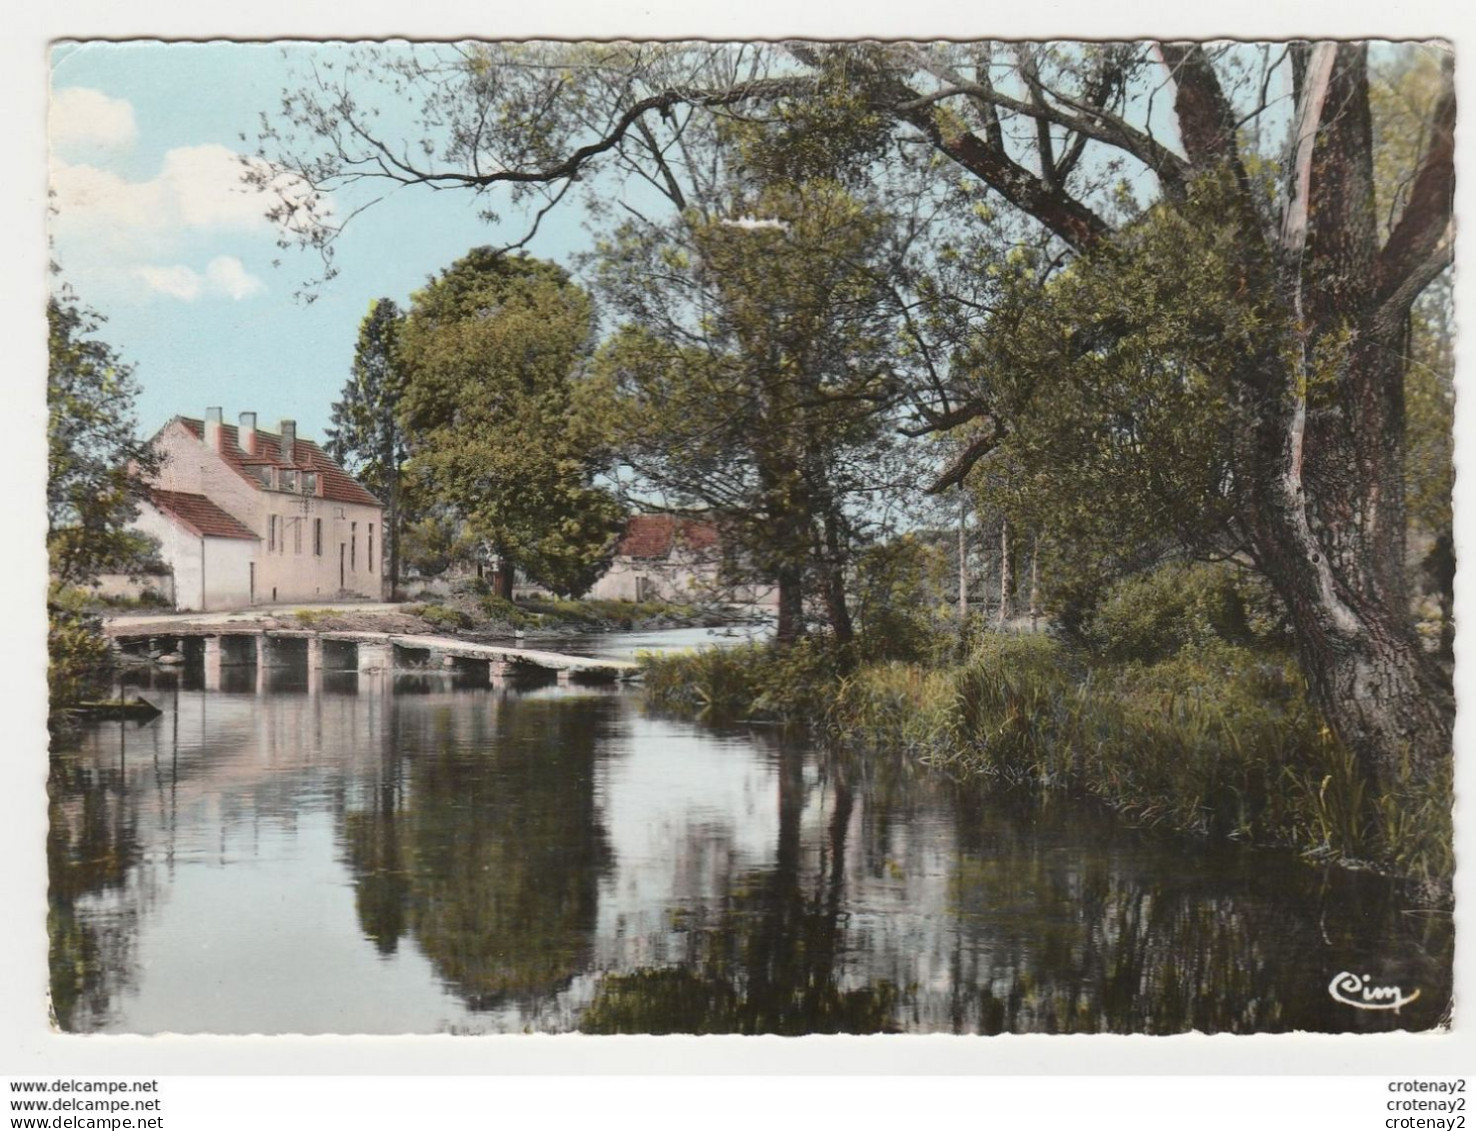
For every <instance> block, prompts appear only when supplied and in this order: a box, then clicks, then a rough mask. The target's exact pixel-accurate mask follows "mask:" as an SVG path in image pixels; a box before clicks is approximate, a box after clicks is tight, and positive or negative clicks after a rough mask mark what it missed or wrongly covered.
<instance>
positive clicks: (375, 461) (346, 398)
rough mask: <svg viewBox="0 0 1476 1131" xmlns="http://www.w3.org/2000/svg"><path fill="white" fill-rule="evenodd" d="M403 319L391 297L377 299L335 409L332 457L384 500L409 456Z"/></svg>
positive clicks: (362, 328) (330, 440) (362, 326)
mask: <svg viewBox="0 0 1476 1131" xmlns="http://www.w3.org/2000/svg"><path fill="white" fill-rule="evenodd" d="M404 322H405V316H404V314H403V313H401V311H400V308H399V307H398V306H396V305H395V302H394V300H393V299H388V298H380V299H375V300H374V301H373V302H372V303H370V304H369V313H368V314H366V315H365V316H364V318H363V320H362V321H361V322H360V323H359V337H358V341H357V342H356V343H355V346H354V361H353V366H352V367H351V369H350V370H349V379H348V381H347V382H345V384H344V387H343V394H342V399H341V400H339V401H337V402H336V403H335V404H334V405H333V417H332V424H331V425H330V426H329V427H328V429H327V433H326V435H327V437H328V440H327V443H326V444H325V445H324V446H325V449H326V450H327V452H328V454H329V455H330V456H332V457H333V458H334V459H335V460H337V461H338V462H339V463H340V464H342V465H343V466H344V468H345V469H346V470H348V471H349V472H350V473H351V474H352V475H354V477H355V478H357V479H358V480H359V481H360V482H361V483H363V484H364V486H365V487H367V488H368V489H369V490H370V491H372V492H373V493H374V494H376V495H378V496H379V497H380V498H381V499H386V500H387V499H388V498H389V495H390V492H391V490H392V488H393V486H394V482H395V480H396V478H397V477H398V474H399V470H400V468H401V466H402V465H403V464H404V462H405V459H406V457H407V455H408V454H409V453H408V452H407V451H406V446H405V436H404V432H403V429H402V428H401V425H400V422H399V408H400V399H401V397H402V396H403V395H404V389H405V374H404V367H403V365H402V364H401V363H400V359H399V339H400V332H401V329H402V328H403V326H404Z"/></svg>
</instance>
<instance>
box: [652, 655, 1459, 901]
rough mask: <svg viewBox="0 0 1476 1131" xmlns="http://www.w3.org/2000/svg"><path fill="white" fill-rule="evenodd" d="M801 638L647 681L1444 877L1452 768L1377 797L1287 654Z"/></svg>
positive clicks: (1151, 810) (951, 768) (666, 695)
mask: <svg viewBox="0 0 1476 1131" xmlns="http://www.w3.org/2000/svg"><path fill="white" fill-rule="evenodd" d="M843 671H844V669H843V667H842V666H840V665H837V664H835V663H833V662H831V663H828V662H827V661H826V660H825V659H824V656H823V648H820V647H817V646H810V647H808V648H802V649H799V650H797V652H796V653H793V654H791V655H790V656H788V657H783V658H781V657H778V656H777V655H776V654H775V653H773V652H772V651H770V650H769V649H767V648H764V647H762V646H753V647H748V648H735V649H730V650H725V651H706V652H698V653H695V654H692V655H689V656H681V657H670V658H662V659H660V660H648V661H647V663H646V686H647V693H648V695H650V696H651V698H652V699H653V700H654V701H656V702H658V703H663V704H666V705H668V706H673V707H680V708H684V709H694V710H698V711H703V712H707V713H710V714H714V715H723V716H727V717H766V718H777V719H788V720H791V721H803V722H805V723H807V724H808V725H810V726H812V727H814V728H816V729H817V730H819V731H821V732H822V733H824V734H826V735H827V736H829V737H831V738H833V739H835V740H837V741H840V742H843V743H845V744H847V745H852V746H856V747H860V748H865V749H901V750H904V751H906V752H908V753H909V754H911V755H912V756H914V757H916V758H918V759H920V760H923V761H925V762H927V763H930V764H932V765H934V766H937V767H939V768H941V769H942V770H944V771H946V772H948V773H949V774H951V775H953V776H955V777H958V778H961V779H972V780H979V781H985V782H988V781H992V782H997V783H1001V784H1006V785H1010V786H1025V787H1029V788H1034V789H1045V790H1064V791H1070V792H1073V793H1078V794H1085V795H1089V796H1092V797H1095V798H1098V799H1099V800H1101V801H1102V802H1103V803H1104V804H1106V805H1108V806H1110V807H1111V808H1113V809H1115V810H1117V811H1118V812H1121V813H1123V814H1125V815H1127V816H1128V817H1129V818H1130V819H1131V820H1133V821H1135V822H1138V823H1141V824H1144V825H1150V826H1157V827H1163V828H1168V829H1174V830H1177V831H1180V832H1186V833H1195V834H1203V835H1211V836H1223V837H1230V838H1235V839H1241V840H1246V841H1252V842H1255V843H1259V844H1276V845H1288V846H1294V847H1296V848H1298V849H1300V850H1302V851H1303V852H1305V853H1307V854H1308V855H1310V856H1314V857H1317V858H1324V859H1333V860H1338V861H1342V862H1345V863H1357V864H1362V865H1366V866H1372V867H1377V868H1379V869H1380V870H1382V871H1386V872H1389V873H1392V874H1396V875H1399V876H1402V877H1405V878H1409V879H1412V880H1415V881H1418V882H1419V883H1420V885H1421V886H1422V887H1424V888H1425V889H1427V890H1439V889H1442V888H1443V886H1444V885H1446V884H1447V883H1448V881H1449V877H1450V876H1451V874H1452V869H1453V860H1452V849H1451V832H1450V797H1451V794H1450V782H1449V780H1448V776H1447V780H1443V781H1433V782H1426V781H1418V782H1417V781H1414V780H1408V775H1406V780H1404V781H1402V782H1401V783H1398V785H1397V786H1396V788H1395V790H1394V791H1392V792H1391V793H1389V794H1387V795H1382V796H1380V795H1378V794H1377V793H1376V792H1375V791H1374V790H1373V789H1372V788H1371V787H1370V784H1369V783H1368V782H1367V780H1366V779H1365V778H1364V775H1363V774H1362V772H1361V771H1360V769H1359V767H1358V765H1357V763H1356V761H1355V760H1354V759H1353V757H1352V756H1351V754H1350V753H1349V752H1348V751H1347V750H1345V749H1344V748H1343V747H1342V746H1340V745H1339V744H1338V743H1337V741H1336V740H1335V739H1334V738H1333V736H1332V735H1331V733H1330V732H1329V731H1328V729H1327V727H1326V726H1324V725H1323V723H1322V721H1321V719H1320V718H1319V716H1318V715H1317V712H1316V711H1315V710H1314V709H1313V708H1312V707H1311V705H1310V704H1309V702H1308V701H1307V698H1306V695H1305V691H1304V687H1303V683H1302V680H1301V677H1300V674H1299V672H1298V671H1297V669H1296V666H1295V665H1294V664H1293V663H1292V662H1290V661H1289V660H1287V659H1285V658H1279V657H1275V656H1271V655H1268V654H1267V653H1265V652H1261V651H1255V650H1250V649H1246V648H1241V647H1236V646H1233V645H1229V644H1225V643H1223V642H1212V643H1210V644H1207V645H1205V646H1202V647H1198V648H1193V649H1186V650H1185V651H1182V652H1180V653H1179V654H1178V655H1177V656H1175V657H1173V658H1171V659H1167V660H1162V661H1160V662H1158V663H1153V664H1115V665H1107V664H1101V663H1097V664H1092V663H1090V662H1088V660H1087V659H1086V658H1085V657H1083V656H1082V655H1079V654H1076V653H1073V652H1072V651H1070V650H1069V649H1068V648H1066V647H1064V646H1063V645H1061V644H1060V643H1058V642H1057V641H1055V640H1053V639H1051V638H1048V637H1044V636H1024V637H1016V636H994V637H990V638H988V639H986V640H985V641H984V642H983V643H982V644H980V645H979V646H978V647H977V648H976V649H975V651H974V653H973V655H972V656H971V657H970V658H969V660H968V661H967V662H965V663H963V664H959V665H957V666H953V667H948V668H937V667H929V666H925V665H920V664H914V663H900V662H892V663H877V664H870V665H866V666H863V667H861V668H860V669H858V670H855V671H853V672H849V673H844V674H843Z"/></svg>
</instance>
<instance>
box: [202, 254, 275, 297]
mask: <svg viewBox="0 0 1476 1131" xmlns="http://www.w3.org/2000/svg"><path fill="white" fill-rule="evenodd" d="M205 278H206V280H207V281H208V282H209V284H210V289H211V290H212V291H214V292H215V293H217V294H223V295H227V296H229V297H230V298H233V299H235V300H236V301H238V302H239V301H240V300H241V299H243V298H248V297H250V296H251V295H254V294H256V292H257V291H262V290H265V289H266V284H265V283H263V282H262V281H261V280H260V279H258V278H257V277H256V276H255V275H253V274H251V273H250V272H249V271H247V270H246V268H245V267H244V266H243V265H242V263H241V261H240V260H239V259H237V258H236V257H235V256H234V255H217V256H216V257H215V258H214V259H212V260H211V261H210V263H209V264H208V265H207V266H206V268H205Z"/></svg>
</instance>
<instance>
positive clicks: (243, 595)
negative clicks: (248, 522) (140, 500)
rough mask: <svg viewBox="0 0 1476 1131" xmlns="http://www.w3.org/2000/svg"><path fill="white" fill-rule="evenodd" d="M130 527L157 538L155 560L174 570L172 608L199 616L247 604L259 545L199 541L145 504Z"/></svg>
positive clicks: (224, 540) (240, 540) (230, 540)
mask: <svg viewBox="0 0 1476 1131" xmlns="http://www.w3.org/2000/svg"><path fill="white" fill-rule="evenodd" d="M133 528H134V529H135V530H138V531H141V532H142V533H144V534H150V535H152V536H153V537H155V538H157V539H158V540H159V556H160V557H161V558H162V559H163V560H164V561H166V562H168V563H169V564H170V566H172V567H173V569H174V607H175V608H177V609H180V610H182V611H183V610H188V611H190V612H200V611H210V610H213V609H234V608H240V607H241V606H243V605H247V604H249V603H250V600H251V598H250V593H251V563H252V562H253V561H254V560H255V557H256V552H257V545H258V543H257V542H255V541H253V540H251V539H249V538H202V537H201V536H200V535H198V534H195V533H192V532H191V531H188V530H186V529H185V528H184V527H182V526H180V525H179V523H177V522H175V521H174V520H173V519H172V518H169V517H168V516H167V515H165V514H163V513H162V512H160V511H159V510H158V508H156V507H154V506H152V505H151V504H148V503H144V504H141V505H140V506H139V508H138V518H137V519H136V520H135V521H134V523H133Z"/></svg>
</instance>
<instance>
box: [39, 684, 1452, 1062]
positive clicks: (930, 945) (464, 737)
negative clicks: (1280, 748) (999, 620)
mask: <svg viewBox="0 0 1476 1131" xmlns="http://www.w3.org/2000/svg"><path fill="white" fill-rule="evenodd" d="M137 681H138V682H139V683H140V684H141V685H143V686H145V687H148V688H151V689H152V690H151V691H145V694H152V695H153V697H154V698H155V700H156V701H157V702H159V703H160V705H161V706H163V707H164V708H165V712H164V715H163V716H162V717H161V718H160V719H158V720H156V721H155V722H154V723H152V724H150V725H149V726H147V727H142V728H140V727H137V726H135V725H134V724H125V725H122V726H120V725H119V724H116V723H111V724H107V725H104V726H101V727H99V728H98V729H97V730H96V731H94V732H92V733H91V734H90V735H89V736H88V737H87V740H86V742H85V743H84V745H83V747H82V749H80V750H77V751H75V752H72V753H68V754H61V755H58V756H56V758H55V759H54V760H53V763H52V774H51V783H50V789H51V833H50V842H49V845H48V851H49V862H50V869H51V920H50V926H51V943H52V997H53V1009H54V1012H55V1015H56V1018H57V1022H58V1024H59V1025H61V1026H62V1027H63V1028H65V1029H69V1030H75V1031H96V1030H105V1031H122V1032H129V1031H136V1032H157V1031H161V1030H165V1029H173V1030H177V1031H184V1032H199V1031H214V1032H250V1031H264V1032H288V1031H292V1032H299V1031H300V1032H371V1031H373V1032H428V1031H436V1030H453V1031H461V1032H493V1031H521V1030H526V1029H536V1030H544V1031H558V1032H566V1031H572V1030H576V1029H578V1030H582V1031H585V1032H589V1033H617V1032H645V1033H677V1032H682V1033H686V1032H690V1033H719V1032H723V1033H784V1034H799V1033H830V1032H847V1033H862V1032H894V1031H914V1032H956V1033H986V1034H987V1033H1003V1032H1043V1033H1066V1032H1125V1033H1126V1032H1131V1033H1175V1032H1184V1031H1188V1030H1196V1029H1197V1030H1204V1031H1209V1032H1217V1031H1228V1032H1263V1031H1264V1032H1278V1031H1286V1030H1292V1029H1316V1030H1328V1031H1347V1030H1352V1031H1377V1030H1383V1029H1390V1028H1412V1029H1423V1028H1429V1027H1431V1026H1434V1025H1437V1024H1440V1023H1441V1022H1442V1018H1443V1017H1444V1014H1445V1012H1446V1010H1447V1008H1448V1003H1449V989H1450V962H1451V950H1452V929H1451V923H1450V920H1449V918H1448V917H1445V916H1440V915H1431V914H1411V913H1408V911H1407V909H1406V908H1404V907H1403V906H1402V904H1401V902H1400V900H1399V899H1398V897H1397V893H1396V892H1395V891H1394V890H1393V889H1392V888H1391V887H1390V886H1389V885H1387V884H1385V883H1383V882H1381V881H1379V880H1378V879H1377V878H1376V877H1371V876H1366V875H1360V874H1356V873H1350V872H1344V871H1327V872H1324V871H1321V870H1318V869H1314V868H1312V867H1309V866H1307V865H1305V864H1304V863H1302V862H1300V861H1298V860H1296V859H1295V858H1294V857H1291V856H1289V855H1288V854H1284V853H1277V852H1255V851H1251V850H1246V849H1241V848H1236V847H1234V846H1228V845H1223V846H1220V847H1209V846H1205V845H1203V844H1198V843H1195V842H1186V841H1178V840H1172V839H1168V838H1162V837H1156V836H1153V835H1150V834H1146V833H1142V832H1138V831H1135V830H1132V829H1128V828H1124V827H1123V826H1122V825H1121V824H1120V823H1119V822H1116V821H1115V820H1112V819H1109V818H1106V817H1104V816H1103V815H1102V814H1101V813H1100V812H1098V811H1097V810H1095V809H1093V808H1090V807H1086V806H1079V805H1074V804H1063V803H1060V802H1053V803H1049V804H1044V805H1042V804H1039V803H1037V802H1035V801H1031V800H1027V799H1023V798H1011V797H1008V796H993V797H985V796H982V795H981V794H980V793H979V792H978V791H977V790H973V789H964V788H961V787H959V786H957V785H955V784H954V783H951V782H949V781H947V780H944V779H942V778H940V777H939V776H937V775H935V774H932V773H930V772H929V771H927V770H926V769H925V768H922V767H918V766H917V765H915V764H913V763H909V762H906V761H903V760H892V759H886V758H864V759H863V758H857V757H854V756H850V755H844V754H840V753H835V752H827V751H824V750H819V749H815V748H813V747H811V746H809V745H807V744H804V743H801V742H799V741H797V740H795V739H793V738H785V737H784V736H783V735H782V734H780V733H779V732H777V731H768V730H760V729H754V730H750V729H746V728H738V729H729V730H719V729H715V728H705V727H702V726H699V725H697V724H694V723H691V722H687V721H683V720H675V719H666V718H662V717H659V716H656V715H652V714H650V713H648V712H646V711H644V710H643V709H642V707H641V705H640V701H639V698H638V696H637V695H636V694H633V693H631V692H628V691H621V690H619V689H614V688H590V689H580V688H567V687H554V686H544V687H539V686H508V685H505V684H502V683H501V682H500V681H499V683H498V685H496V686H488V685H487V684H486V682H485V681H478V680H477V679H475V678H465V677H463V676H461V675H458V674H456V673H441V672H429V673H423V674H416V675H412V676H408V677H404V676H401V677H392V678H391V677H384V676H373V675H365V676H360V675H358V674H356V673H353V672H326V673H322V675H321V676H320V677H315V678H313V679H312V680H309V679H308V677H307V674H306V672H305V670H303V669H300V668H299V669H292V668H286V669H280V670H274V669H268V670H266V671H265V672H262V673H257V672H256V671H255V670H254V669H253V668H250V667H247V668H229V667H228V668H225V669H223V670H222V671H221V673H220V689H219V690H218V691H205V690H203V686H202V684H201V682H200V680H199V678H198V673H197V672H194V671H192V670H190V669H189V668H188V667H187V668H186V669H185V670H184V671H182V672H170V673H156V674H153V675H149V674H147V673H145V674H143V675H141V676H139V677H137ZM1342 970H1348V971H1352V972H1354V973H1357V974H1364V973H1367V974H1369V975H1370V976H1371V977H1372V978H1373V979H1374V980H1375V982H1376V983H1378V984H1386V985H1387V984H1392V985H1399V986H1401V987H1403V988H1404V990H1405V991H1406V993H1407V992H1408V991H1410V990H1412V989H1414V988H1418V989H1419V990H1420V997H1419V998H1418V999H1417V1000H1416V1001H1415V1002H1413V1003H1412V1004H1410V1005H1409V1006H1407V1007H1406V1008H1405V1009H1403V1010H1401V1011H1400V1012H1398V1013H1393V1012H1372V1011H1359V1010H1354V1009H1351V1008H1349V1007H1348V1006H1346V1005H1342V1004H1340V1003H1338V1002H1336V1001H1334V1000H1333V999H1332V998H1331V996H1330V995H1329V994H1328V992H1327V986H1328V983H1329V982H1330V980H1331V979H1332V978H1333V976H1334V975H1335V974H1337V973H1338V972H1340V971H1342Z"/></svg>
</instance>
